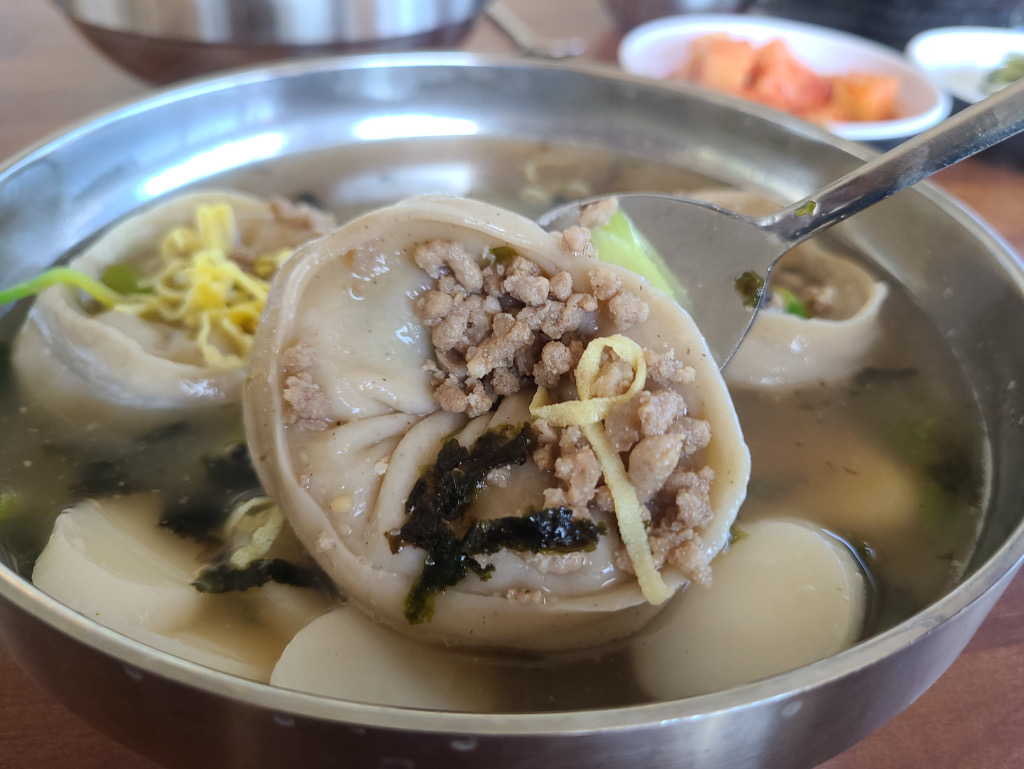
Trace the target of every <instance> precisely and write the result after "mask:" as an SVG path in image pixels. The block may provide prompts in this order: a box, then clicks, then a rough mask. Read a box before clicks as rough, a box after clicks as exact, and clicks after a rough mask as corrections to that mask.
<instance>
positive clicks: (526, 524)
mask: <svg viewBox="0 0 1024 769" xmlns="http://www.w3.org/2000/svg"><path fill="white" fill-rule="evenodd" d="M536 439H537V438H536V433H534V431H533V428H532V427H530V426H529V425H520V426H518V427H513V426H511V425H504V426H502V427H499V428H495V429H493V430H488V431H487V432H486V433H484V434H483V435H482V436H480V438H479V439H477V441H476V442H475V443H474V444H473V445H472V447H470V448H466V447H465V446H462V445H461V444H460V443H459V442H458V441H457V440H456V439H454V438H450V439H448V440H447V441H445V442H444V444H443V445H442V446H441V450H440V451H439V452H438V455H437V461H436V462H435V463H434V465H433V466H431V467H428V468H426V469H425V470H424V471H423V473H422V475H421V476H420V478H419V480H417V482H416V484H415V485H414V486H413V490H412V492H411V493H410V494H409V498H408V499H407V500H406V505H405V509H406V513H407V514H408V516H409V517H408V519H407V520H406V522H405V524H404V525H403V526H402V527H401V528H400V529H398V530H397V531H392V532H390V533H389V535H388V540H389V542H390V543H391V549H392V550H393V551H395V552H397V551H398V550H400V549H401V548H402V547H403V546H405V545H413V546H415V547H419V548H422V549H423V550H426V551H427V557H426V560H425V561H424V564H423V571H422V572H421V573H420V576H419V578H418V579H417V580H416V582H415V584H413V586H412V588H411V589H410V591H409V594H408V595H407V596H406V600H405V616H406V619H407V620H408V621H409V622H410V623H411V624H416V623H420V622H426V621H429V620H430V619H431V618H432V617H433V615H434V599H435V598H436V597H437V596H438V595H440V594H441V593H443V592H444V591H445V590H446V589H447V588H449V587H452V586H453V585H456V584H458V583H459V582H460V581H462V580H463V579H465V578H466V577H467V576H468V575H469V573H470V572H473V573H474V574H476V575H477V576H478V577H480V578H481V579H487V578H488V577H489V576H490V572H491V571H492V570H493V566H491V565H487V566H481V565H480V563H478V562H477V561H476V559H475V558H474V557H473V556H475V555H480V554H486V553H495V552H497V551H498V550H501V549H503V548H510V549H513V550H516V551H519V552H532V553H540V552H551V553H555V552H558V553H564V552H573V551H577V550H590V549H593V547H594V546H595V545H596V544H597V538H598V536H599V535H600V534H602V533H604V532H605V527H604V526H603V525H600V524H595V523H594V522H592V521H578V520H575V519H573V517H572V511H571V510H569V509H567V508H553V509H550V510H541V511H539V512H534V513H530V514H529V515H525V516H519V515H512V516H506V517H503V518H497V519H493V520H487V521H473V522H471V523H469V524H467V523H466V521H465V513H466V509H467V508H468V507H469V505H470V504H471V503H472V501H473V499H474V497H475V496H476V493H477V492H478V491H479V490H480V489H481V488H482V487H483V485H484V480H485V478H486V476H487V473H489V472H490V471H491V470H493V469H495V468H498V467H505V466H508V465H522V464H523V463H524V462H526V459H527V457H528V455H529V452H530V451H531V450H532V448H533V446H534V444H535V443H536Z"/></svg>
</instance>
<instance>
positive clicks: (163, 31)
mask: <svg viewBox="0 0 1024 769" xmlns="http://www.w3.org/2000/svg"><path fill="white" fill-rule="evenodd" d="M55 2H56V4H57V5H58V6H59V7H60V8H61V9H62V10H63V11H64V13H66V14H67V16H68V17H69V18H70V19H71V20H72V21H73V22H74V23H75V25H76V27H77V28H78V30H79V31H80V32H81V33H82V35H83V36H85V38H86V39H87V40H88V41H89V42H90V43H92V44H93V45H94V46H95V47H96V48H97V49H99V51H100V52H101V53H103V54H105V55H106V56H107V57H109V58H110V59H111V60H113V61H114V62H115V63H117V64H119V65H120V66H122V67H124V68H125V69H127V70H129V71H130V72H133V73H134V74H136V75H138V76H140V77H142V78H144V79H146V80H149V81H152V82H156V83H168V82H172V81H174V80H180V79H181V78H184V77H190V76H193V75H200V74H204V73H208V72H213V71H216V70H220V69H225V68H229V67H235V66H240V65H244V64H250V63H253V62H259V61H267V60H271V59H284V58H291V57H296V56H316V55H322V54H328V53H343V52H367V51H386V50H408V49H412V48H438V47H446V46H451V45H453V44H454V43H456V42H458V41H459V40H460V39H461V38H462V36H463V35H464V34H465V33H466V32H467V31H468V30H469V28H470V26H471V25H472V23H473V21H475V19H476V18H477V16H478V15H479V14H480V12H481V11H482V10H483V7H484V6H485V5H486V4H487V0H244V2H239V0H174V2H166V0H55Z"/></svg>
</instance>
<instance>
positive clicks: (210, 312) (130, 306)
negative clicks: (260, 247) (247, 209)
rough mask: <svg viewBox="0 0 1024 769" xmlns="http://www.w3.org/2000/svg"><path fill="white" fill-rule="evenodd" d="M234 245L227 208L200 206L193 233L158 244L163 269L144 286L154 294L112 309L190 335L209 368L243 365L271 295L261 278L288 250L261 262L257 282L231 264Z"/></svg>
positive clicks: (177, 232) (175, 233)
mask: <svg viewBox="0 0 1024 769" xmlns="http://www.w3.org/2000/svg"><path fill="white" fill-rule="evenodd" d="M237 241H238V225H237V222H236V220H235V215H234V211H233V210H232V208H231V206H230V205H229V204H227V203H220V204H216V205H204V206H200V207H199V208H198V209H196V224H195V227H187V226H183V227H177V228H175V229H174V230H171V231H170V232H169V233H167V235H165V236H164V238H163V239H162V241H161V244H160V256H161V258H162V259H163V261H164V265H163V267H162V268H161V269H160V271H159V272H158V273H157V274H156V275H154V276H153V277H152V278H151V279H150V280H148V281H145V282H144V285H147V286H149V287H150V288H152V290H153V293H152V294H149V295H139V296H133V297H132V300H131V301H130V302H125V303H123V304H120V305H118V307H117V309H118V310H119V311H121V312H131V313H135V314H137V315H139V316H141V317H148V318H154V319H157V320H160V321H162V322H164V323H167V324H169V325H180V326H183V327H185V328H186V329H189V330H190V331H192V332H193V341H194V342H195V343H196V345H197V346H198V347H199V350H200V352H201V354H202V356H203V360H204V361H205V363H206V364H207V365H209V366H213V367H216V368H237V367H240V366H242V365H244V363H245V358H246V357H247V356H248V354H249V350H250V349H251V347H252V339H253V334H255V332H256V325H257V323H258V322H259V318H260V314H261V313H262V312H263V307H264V305H265V303H266V300H267V293H268V291H269V289H270V283H269V280H264V279H263V278H264V277H267V278H269V277H272V276H273V273H274V272H276V269H277V267H278V266H280V264H281V263H283V262H284V261H285V259H287V258H288V256H290V255H291V249H280V250H279V251H277V252H274V253H272V254H264V255H262V256H260V257H259V258H258V259H257V265H258V266H259V268H260V269H259V272H260V274H261V277H257V276H256V275H251V274H249V273H247V272H246V271H245V270H244V269H242V267H241V265H239V264H238V263H237V262H235V261H234V260H233V259H231V258H230V254H231V252H232V250H233V249H234V247H235V244H236V243H237ZM214 339H216V340H217V342H216V343H215V342H214V341H213V340H214ZM223 347H228V349H227V350H226V351H225V350H223V349H221V348H223Z"/></svg>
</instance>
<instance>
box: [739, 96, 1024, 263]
mask: <svg viewBox="0 0 1024 769" xmlns="http://www.w3.org/2000/svg"><path fill="white" fill-rule="evenodd" d="M1022 130H1024V80H1020V81H1018V82H1016V83H1013V84H1012V85H1009V86H1007V87H1006V88H1003V89H1002V90H1000V91H998V92H996V93H994V94H993V95H991V96H989V97H987V98H985V99H982V100H981V101H980V102H978V103H977V104H973V105H971V106H969V107H967V108H966V109H964V110H963V111H962V112H959V113H957V114H956V115H953V116H952V117H951V118H949V119H947V120H944V121H943V122H941V123H939V124H938V125H937V126H935V127H934V128H930V129H929V130H927V131H924V132H923V133H920V134H918V135H917V136H914V137H912V138H910V139H907V140H906V141H905V142H903V143H902V144H899V145H898V146H896V147H895V148H894V149H891V150H889V151H888V152H886V153H885V154H884V155H879V156H878V157H876V158H874V159H873V160H871V161H869V162H867V163H865V164H863V165H861V166H859V167H858V168H857V169H856V170H854V171H852V172H851V173H848V174H847V175H846V176H844V177H842V178H841V179H838V180H837V181H835V182H832V183H831V184H829V185H828V186H827V187H824V188H823V189H821V190H819V191H818V192H816V193H814V194H813V195H810V196H808V197H806V198H804V199H803V200H801V201H800V202H798V203H794V204H793V205H791V206H789V207H788V208H784V209H783V210H781V211H779V212H778V213H776V214H773V215H771V216H767V217H765V218H764V219H761V220H760V221H759V222H758V227H760V228H761V229H762V230H764V231H766V232H769V233H772V234H773V235H775V236H776V237H777V238H778V239H779V241H780V242H781V243H782V245H783V247H784V248H785V249H789V248H792V247H793V246H795V245H796V244H798V243H801V242H803V241H804V240H806V239H807V238H809V237H811V236H812V235H814V234H815V233H817V232H819V231H820V230H822V229H824V228H826V227H829V226H831V225H833V224H835V223H836V222H839V221H842V220H843V219H846V218H847V217H849V216H853V214H855V213H857V212H858V211H861V210H863V209H865V208H867V207H868V206H871V205H873V204H875V203H877V202H878V201H880V200H884V199H885V198H887V197H889V196H890V195H892V194H893V193H895V192H899V191H900V190H902V189H903V188H905V187H909V186H911V185H912V184H916V183H917V182H919V181H921V180H922V179H925V178H927V177H929V176H931V175H932V174H933V173H935V172H936V171H941V170H942V169H943V168H946V167H948V166H951V165H953V164H954V163H959V162H960V161H961V160H964V159H965V158H969V157H970V156H971V155H974V154H975V153H977V152H981V151H982V150H984V149H988V148H989V147H991V146H992V145H994V144H998V143H999V142H1001V141H1003V140H1004V139H1008V138H1010V137H1011V136H1013V135H1014V134H1017V133H1019V132H1020V131H1022Z"/></svg>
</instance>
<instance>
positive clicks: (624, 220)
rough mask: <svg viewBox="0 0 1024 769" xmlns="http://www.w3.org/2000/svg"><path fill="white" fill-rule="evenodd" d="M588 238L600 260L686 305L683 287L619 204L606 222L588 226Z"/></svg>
mask: <svg viewBox="0 0 1024 769" xmlns="http://www.w3.org/2000/svg"><path fill="white" fill-rule="evenodd" d="M590 241H591V243H593V244H594V248H596V249H597V258H598V259H600V260H601V261H602V262H606V263H607V264H617V265H619V266H620V267H625V268H626V269H628V270H631V271H633V272H635V273H637V274H638V275H640V276H642V277H644V278H646V280H647V282H648V283H650V284H651V285H652V286H654V287H655V288H657V289H660V290H661V291H664V292H665V293H666V294H668V295H669V296H670V297H672V298H673V299H675V300H676V301H677V302H679V303H680V304H682V305H683V306H684V307H685V306H686V301H687V293H686V288H685V287H684V286H683V284H682V283H680V281H679V279H678V278H677V277H676V276H675V275H674V274H673V273H672V270H670V269H669V268H668V265H666V264H665V260H664V259H663V258H662V257H661V255H660V254H659V253H658V252H657V250H655V248H654V246H652V245H651V244H650V242H649V241H648V240H647V238H645V237H644V236H643V235H642V234H641V233H640V231H639V230H637V228H636V225H634V224H633V221H632V220H631V219H630V218H629V217H628V216H627V215H626V213H625V212H624V211H623V210H622V209H621V208H620V209H619V210H618V211H616V212H615V213H614V214H613V215H612V217H611V218H610V219H609V220H608V223H607V224H605V225H602V226H600V227H593V228H591V230H590Z"/></svg>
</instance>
